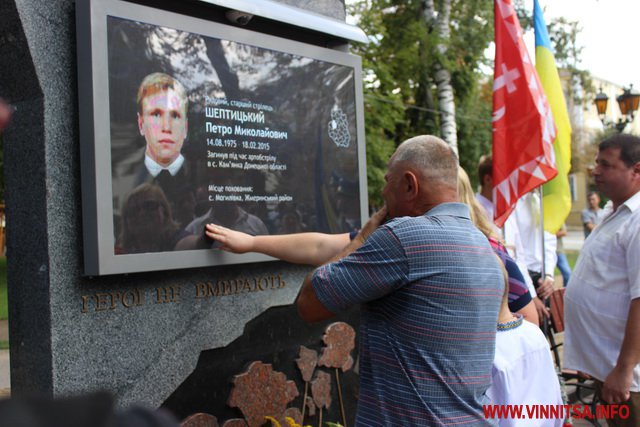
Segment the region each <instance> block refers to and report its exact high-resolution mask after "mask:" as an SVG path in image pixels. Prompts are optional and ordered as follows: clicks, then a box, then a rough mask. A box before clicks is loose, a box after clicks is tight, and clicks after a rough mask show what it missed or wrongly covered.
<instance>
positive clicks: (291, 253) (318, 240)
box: [206, 224, 349, 265]
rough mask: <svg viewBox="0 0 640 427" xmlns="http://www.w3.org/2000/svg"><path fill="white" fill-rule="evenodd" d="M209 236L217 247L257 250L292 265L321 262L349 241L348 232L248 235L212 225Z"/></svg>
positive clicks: (208, 225)
mask: <svg viewBox="0 0 640 427" xmlns="http://www.w3.org/2000/svg"><path fill="white" fill-rule="evenodd" d="M206 234H207V236H208V237H209V238H210V239H213V240H216V241H218V242H220V243H221V245H222V246H221V247H220V249H223V250H225V251H229V252H233V253H238V254H243V253H246V252H260V253H263V254H266V255H269V256H272V257H275V258H279V259H281V260H284V261H288V262H292V263H295V264H309V265H322V264H324V263H325V262H327V261H328V260H329V259H331V258H332V257H334V256H335V255H336V254H337V253H339V252H340V251H341V250H342V249H343V248H344V247H345V246H346V245H347V244H348V243H349V233H342V234H324V233H297V234H283V235H279V236H275V235H274V236H251V235H249V234H246V233H242V232H239V231H234V230H231V229H229V228H226V227H222V226H220V225H216V224H207V225H206Z"/></svg>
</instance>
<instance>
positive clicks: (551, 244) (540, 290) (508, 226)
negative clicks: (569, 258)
mask: <svg viewBox="0 0 640 427" xmlns="http://www.w3.org/2000/svg"><path fill="white" fill-rule="evenodd" d="M492 166H493V161H492V158H491V156H483V157H482V158H481V159H480V163H479V165H478V177H479V178H480V192H479V193H477V194H476V199H477V200H478V202H479V203H480V205H482V207H483V208H484V209H485V211H487V216H488V217H489V219H490V221H491V222H493V213H494V208H493V176H492ZM540 230H541V221H540V200H539V197H537V195H535V194H534V193H529V194H527V195H525V196H523V197H522V198H521V199H520V200H518V203H517V204H516V208H515V209H514V211H513V212H512V213H511V215H509V218H507V221H506V222H505V223H504V227H503V231H502V230H500V231H499V232H498V233H499V235H501V236H504V240H505V243H506V246H507V248H508V249H509V252H510V254H511V256H512V257H513V258H514V259H515V260H516V263H517V264H518V267H519V268H520V270H521V272H522V275H523V276H524V277H525V281H526V282H527V286H528V287H529V292H530V293H531V295H532V296H533V297H534V299H533V301H534V303H535V305H536V310H537V311H538V317H539V318H540V319H542V317H543V316H548V315H549V311H548V309H547V308H546V307H545V305H544V303H543V302H542V301H541V300H540V298H538V297H541V298H547V297H549V295H551V292H552V291H553V271H554V269H555V265H556V261H557V255H556V245H557V239H556V237H555V236H554V235H552V234H551V233H547V232H546V231H545V233H544V266H545V270H544V273H545V274H544V276H545V277H544V279H543V278H542V276H543V274H542V266H543V254H542V235H541V231H540ZM524 242H527V245H524ZM532 279H535V281H534V280H532ZM534 284H535V289H534Z"/></svg>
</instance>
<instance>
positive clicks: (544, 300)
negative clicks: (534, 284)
mask: <svg viewBox="0 0 640 427" xmlns="http://www.w3.org/2000/svg"><path fill="white" fill-rule="evenodd" d="M543 195H544V194H543V190H542V185H541V186H539V187H538V196H539V197H540V237H541V238H542V245H541V247H542V275H541V276H540V279H541V280H542V283H544V281H545V280H546V279H547V272H546V266H547V265H546V262H545V261H546V260H545V241H544V201H543ZM552 274H553V273H552ZM540 300H541V301H542V303H543V304H544V306H545V307H547V308H549V298H540ZM543 316H544V314H543ZM541 320H543V322H542V332H543V333H544V335H545V336H546V337H548V336H549V333H550V332H551V331H550V330H549V322H548V321H546V320H545V319H541Z"/></svg>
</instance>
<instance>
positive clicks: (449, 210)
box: [206, 135, 640, 426]
mask: <svg viewBox="0 0 640 427" xmlns="http://www.w3.org/2000/svg"><path fill="white" fill-rule="evenodd" d="M491 169H492V168H491V158H490V157H485V158H483V159H482V160H481V162H480V166H479V179H480V183H481V190H480V192H479V193H478V194H477V195H476V198H473V197H468V194H466V195H465V193H468V190H465V181H468V178H467V177H466V174H464V171H460V172H459V171H458V166H457V159H456V157H455V154H454V153H453V152H452V150H451V149H450V148H449V147H448V146H447V145H446V144H445V143H444V142H443V141H441V140H439V139H438V138H435V137H432V136H420V137H416V138H412V139H410V140H407V141H405V142H404V143H402V144H401V145H400V146H399V147H398V149H397V150H396V152H395V153H394V154H393V156H392V157H391V159H390V161H389V163H388V171H387V174H386V176H385V180H386V185H385V188H384V190H383V198H384V200H385V203H386V205H385V207H384V208H383V209H382V210H380V211H379V212H377V213H376V214H374V215H373V216H372V217H371V219H370V220H369V222H368V223H366V224H365V225H364V226H363V227H362V229H361V230H360V232H359V233H357V234H355V235H354V234H353V233H352V234H342V235H326V234H320V233H302V234H290V235H280V236H250V235H247V234H244V233H240V232H237V231H234V230H230V229H228V228H225V227H222V226H220V225H217V224H208V225H207V226H206V230H207V231H206V234H207V236H208V237H209V238H211V239H213V240H216V241H218V242H220V244H221V248H222V249H223V250H228V251H232V252H236V253H244V252H250V251H254V252H264V253H267V254H269V255H272V256H275V257H278V258H281V259H284V260H287V261H290V262H296V263H306V264H314V265H318V268H316V269H315V270H314V271H313V272H312V273H311V274H310V275H309V276H308V277H307V278H306V280H305V282H304V284H303V286H302V289H301V291H300V295H299V297H298V300H297V305H298V309H299V312H300V315H301V316H302V318H303V319H305V320H307V321H312V322H313V321H319V320H323V319H326V318H330V317H331V316H333V315H334V314H336V313H340V312H342V311H344V310H346V309H348V308H350V307H351V306H353V305H356V304H359V305H361V306H362V323H361V329H360V341H361V343H360V376H361V379H360V381H361V388H360V396H359V406H358V413H357V421H356V424H357V425H361V426H375V425H381V426H384V425H394V426H395V425H448V424H452V423H455V424H456V425H474V426H476V425H477V426H480V425H494V424H495V421H496V420H490V419H487V418H485V415H484V413H483V405H487V404H493V405H508V404H518V405H536V404H538V405H562V404H563V400H562V397H561V390H560V384H559V382H558V377H557V375H556V372H555V369H554V364H553V360H552V357H551V353H550V350H549V344H548V343H547V340H546V339H545V337H544V335H543V333H542V332H541V330H540V329H539V328H538V327H537V326H538V320H539V319H544V318H546V317H548V316H549V315H550V314H549V310H548V308H547V306H546V304H545V300H546V299H547V298H548V297H549V295H550V294H551V293H552V292H553V290H554V274H553V272H554V268H555V266H556V262H557V237H556V235H553V234H551V233H546V232H545V234H544V237H543V235H542V233H541V232H540V231H539V230H540V221H541V219H540V214H539V212H540V209H539V203H540V200H539V198H538V197H537V194H536V193H529V194H527V195H526V196H524V197H523V198H521V199H520V200H519V201H518V203H517V206H516V208H515V210H514V212H513V213H512V215H511V216H510V217H509V220H508V221H507V223H506V224H505V226H504V228H503V229H502V230H497V229H495V228H494V226H493V224H492V223H491V221H490V220H489V218H492V217H493V215H492V209H493V204H492V202H491V200H492V191H491V189H492V181H491ZM593 176H594V179H595V182H596V185H597V187H598V190H599V191H600V192H601V193H602V194H603V195H604V196H606V197H607V198H608V199H609V203H608V204H607V206H605V208H604V209H603V211H602V212H601V213H599V209H598V208H597V205H598V203H597V202H595V201H594V202H593V203H592V202H591V201H590V210H591V211H595V212H593V215H591V214H590V213H589V214H583V222H584V224H585V230H587V229H588V231H589V232H590V233H591V235H590V236H589V237H588V238H587V239H586V241H585V243H584V247H583V250H582V252H581V254H580V256H579V259H578V261H577V264H576V266H575V270H574V272H573V274H572V275H571V276H570V279H568V283H567V282H565V283H564V285H565V286H566V287H567V291H566V297H565V317H564V320H565V327H566V333H565V350H564V366H565V367H566V368H569V369H574V370H577V371H579V372H580V374H581V375H582V376H583V377H585V378H589V377H590V378H592V379H593V380H594V381H595V383H596V386H597V394H598V398H599V399H600V401H601V402H602V403H603V404H625V405H627V406H628V409H629V412H628V413H625V417H624V418H622V417H621V416H619V415H618V416H613V417H612V418H611V419H607V422H608V423H609V425H610V426H631V425H634V426H637V425H640V419H639V418H638V416H639V414H640V406H639V404H640V393H639V391H640V365H639V362H640V333H639V331H638V328H639V327H640V299H639V298H638V297H639V296H640V271H639V270H640V263H639V262H638V260H640V138H638V137H634V136H630V135H615V136H613V137H611V138H609V139H607V140H605V141H604V142H602V143H601V144H600V146H599V153H598V156H597V158H596V167H595V169H594V171H593ZM594 196H595V197H594ZM589 197H590V200H594V199H595V200H597V195H590V196H589ZM598 201H599V200H598ZM461 202H463V203H461ZM480 206H482V207H485V208H486V211H482V210H481V209H482V208H480ZM536 230H537V231H536ZM559 234H560V236H562V233H559ZM543 239H544V243H543ZM543 247H544V252H543ZM496 255H498V256H496ZM532 304H534V305H535V309H532V308H529V309H528V307H529V306H530V305H532ZM518 312H520V313H522V314H520V313H518ZM627 415H628V416H627ZM454 420H455V421H454ZM497 421H498V423H499V425H501V426H511V425H514V426H516V425H517V426H521V425H535V426H561V425H563V423H564V419H560V418H558V419H508V418H504V419H500V420H497Z"/></svg>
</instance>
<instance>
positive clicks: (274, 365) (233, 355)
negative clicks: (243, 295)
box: [162, 306, 359, 426]
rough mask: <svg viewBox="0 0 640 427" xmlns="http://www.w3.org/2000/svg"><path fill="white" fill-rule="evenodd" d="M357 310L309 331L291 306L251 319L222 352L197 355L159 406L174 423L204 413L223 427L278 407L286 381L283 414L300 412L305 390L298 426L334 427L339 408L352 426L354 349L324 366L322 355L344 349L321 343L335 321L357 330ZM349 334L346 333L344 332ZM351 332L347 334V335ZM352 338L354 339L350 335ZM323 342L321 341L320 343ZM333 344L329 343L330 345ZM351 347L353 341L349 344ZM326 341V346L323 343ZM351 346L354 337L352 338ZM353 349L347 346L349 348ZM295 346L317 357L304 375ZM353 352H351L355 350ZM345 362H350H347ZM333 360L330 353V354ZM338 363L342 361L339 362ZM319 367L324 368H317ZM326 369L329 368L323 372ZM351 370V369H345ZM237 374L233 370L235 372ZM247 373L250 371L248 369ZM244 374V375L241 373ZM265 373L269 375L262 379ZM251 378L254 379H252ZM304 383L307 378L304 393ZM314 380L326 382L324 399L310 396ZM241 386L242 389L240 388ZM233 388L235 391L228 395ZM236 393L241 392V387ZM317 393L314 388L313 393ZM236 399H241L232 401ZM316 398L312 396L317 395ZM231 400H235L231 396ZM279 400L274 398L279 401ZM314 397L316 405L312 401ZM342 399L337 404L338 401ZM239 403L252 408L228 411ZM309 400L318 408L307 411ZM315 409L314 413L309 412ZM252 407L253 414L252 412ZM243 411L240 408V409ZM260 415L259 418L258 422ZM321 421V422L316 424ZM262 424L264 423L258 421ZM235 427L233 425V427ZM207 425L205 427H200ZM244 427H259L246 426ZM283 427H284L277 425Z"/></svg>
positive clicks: (340, 345) (355, 379)
mask: <svg viewBox="0 0 640 427" xmlns="http://www.w3.org/2000/svg"><path fill="white" fill-rule="evenodd" d="M358 318H359V310H358V309H353V310H351V311H350V312H348V313H346V314H345V315H342V316H340V317H337V318H335V319H331V320H328V321H325V322H322V323H318V324H314V325H309V324H306V323H305V322H304V321H302V320H301V319H300V318H299V316H298V314H297V311H296V308H295V306H287V307H276V308H271V309H269V310H267V311H265V312H264V313H262V314H261V315H260V316H258V317H257V318H256V319H254V320H252V321H251V322H249V323H248V324H247V325H246V328H245V331H244V334H243V335H242V336H241V337H240V338H238V339H236V340H235V341H233V342H232V343H231V344H229V345H228V346H226V347H224V348H219V349H215V350H208V351H203V352H202V353H201V354H200V358H199V360H198V364H197V366H196V369H195V371H194V372H193V373H192V374H191V375H190V376H189V377H188V378H187V379H186V380H185V381H184V382H183V383H182V384H181V385H180V386H179V387H178V388H177V389H176V390H175V392H174V393H173V394H172V395H171V396H170V397H169V398H168V399H167V400H166V401H165V402H164V403H163V405H162V406H163V407H164V408H166V409H168V410H170V411H171V412H173V413H174V414H175V415H176V416H177V417H178V418H179V419H183V420H185V419H187V418H188V417H190V416H193V415H194V414H197V413H205V414H208V415H212V416H215V417H216V418H217V420H218V422H219V423H220V425H224V422H225V420H232V419H235V420H237V419H238V418H244V419H245V420H247V421H249V420H248V419H247V415H246V413H247V412H248V411H254V413H255V411H256V410H258V411H259V410H260V409H259V408H273V407H277V406H278V405H282V403H283V402H275V400H277V399H279V398H280V399H281V398H282V397H281V396H280V395H279V394H278V393H276V392H275V391H274V390H276V389H277V388H278V387H285V386H284V385H283V384H284V383H282V384H280V385H278V383H281V382H282V381H285V380H286V381H290V382H291V383H289V384H288V385H287V387H291V385H294V386H295V389H296V393H295V394H296V395H295V397H293V398H292V399H290V400H287V402H286V404H285V406H286V407H287V408H297V409H298V410H299V411H300V412H302V411H303V402H304V398H305V389H306V396H307V402H308V405H307V407H306V408H304V414H305V416H304V420H303V422H302V423H301V424H302V425H319V422H320V421H322V423H325V422H327V421H330V422H336V423H339V424H341V425H344V424H345V422H344V421H345V420H343V415H342V409H341V402H342V407H343V408H344V415H345V418H346V425H353V422H354V420H355V414H356V403H357V397H358V375H357V373H356V372H357V362H355V363H354V361H356V360H357V352H356V350H355V349H354V350H353V351H351V352H349V351H347V352H344V351H343V352H342V354H338V356H337V360H336V358H334V359H333V360H330V361H327V360H328V357H327V356H328V352H331V351H334V349H335V348H340V349H344V348H345V347H346V348H347V349H348V346H346V345H345V344H343V343H342V342H338V343H335V344H334V345H332V344H329V343H331V342H335V340H336V339H341V338H333V337H325V335H326V334H325V331H326V329H327V326H329V325H331V324H334V323H335V322H337V321H342V322H345V323H347V324H348V325H351V326H354V327H357V325H358V324H359V321H358ZM345 329H347V330H348V329H351V328H348V327H347V328H345ZM351 331H353V329H351ZM337 335H341V336H347V339H346V340H343V342H344V341H349V339H348V335H349V333H348V332H347V333H346V334H345V333H342V334H341V333H339V334H337ZM354 335H355V334H354ZM323 338H324V341H323ZM332 340H333V341H332ZM351 340H352V341H353V339H351ZM327 341H329V343H327ZM356 341H357V336H356ZM353 345H356V342H353V344H352V345H351V347H353ZM300 346H304V347H306V348H307V349H309V350H312V351H315V352H316V354H317V355H318V358H317V360H315V363H313V361H312V362H310V363H308V364H307V367H306V372H302V371H301V369H300V362H299V359H300V358H301V354H300V352H301V351H300ZM356 348H357V347H356ZM349 353H350V356H351V358H352V359H351V362H350V363H349V362H348V361H347V359H348V357H345V356H344V355H345V354H346V355H347V356H349ZM334 354H335V353H334ZM341 358H343V359H344V360H343V361H340V359H341ZM255 362H260V363H261V364H264V365H270V367H268V368H264V367H263V366H260V365H259V366H258V367H257V368H256V367H255V366H254V363H255ZM318 362H319V363H318ZM343 363H344V367H345V371H343V370H342V369H341V368H335V367H333V366H336V365H337V364H341V365H342V364H343ZM322 365H325V366H322ZM326 365H330V366H326ZM350 365H352V366H350ZM240 367H241V368H242V369H239V368H240ZM250 367H252V368H253V369H249V368H250ZM247 370H248V371H247ZM252 372H254V373H258V374H260V375H254V378H253V379H252V380H251V381H250V384H252V386H251V387H250V388H244V389H242V388H239V389H238V388H237V387H238V386H239V384H240V381H238V380H237V378H238V377H240V376H241V375H251V373H252ZM265 372H269V374H268V375H267V374H266V373H265ZM278 374H279V375H281V378H278V379H276V380H272V381H269V380H264V379H262V377H264V376H271V378H276V377H274V375H276V376H277V375H278ZM255 377H257V379H256V378H255ZM305 378H307V379H309V378H312V379H311V381H310V382H309V384H308V385H307V386H306V387H305V383H306V381H305ZM318 378H326V379H327V380H328V384H327V385H328V386H329V388H328V390H327V391H328V393H329V394H328V395H327V396H324V397H319V396H313V392H312V389H313V382H314V380H317V379H318ZM338 381H339V383H340V387H338ZM246 383H247V382H246V381H245V382H242V384H245V385H246ZM234 386H235V387H236V389H235V390H234ZM241 387H242V386H241ZM245 387H246V386H245ZM316 389H317V388H316ZM238 393H240V394H242V396H240V397H239V396H238ZM318 393H319V392H316V394H318ZM233 394H235V396H233V398H232V395H233ZM279 396H280V397H279ZM316 397H317V399H316ZM341 398H342V399H341ZM240 400H244V401H248V402H249V405H253V409H243V406H242V405H239V406H240V407H232V405H234V406H235V405H237V402H238V401H240ZM310 400H316V401H320V403H321V404H320V405H317V404H316V405H309V401H310ZM323 402H324V403H325V404H326V403H328V405H327V407H323V408H321V409H322V410H320V408H318V406H321V405H322V403H323ZM311 406H315V407H311ZM256 407H257V408H256ZM245 408H246V406H245ZM262 415H263V416H267V415H270V416H273V415H276V417H275V418H276V419H278V418H277V417H278V416H280V415H281V414H268V413H265V414H262ZM262 415H261V416H262ZM320 417H322V418H320ZM262 421H263V423H264V422H266V420H262ZM234 422H236V423H237V421H234ZM204 425H209V424H204ZM246 425H249V426H252V425H258V426H259V425H262V423H256V422H255V421H253V422H248V424H246ZM282 425H283V426H284V425H287V424H282Z"/></svg>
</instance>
